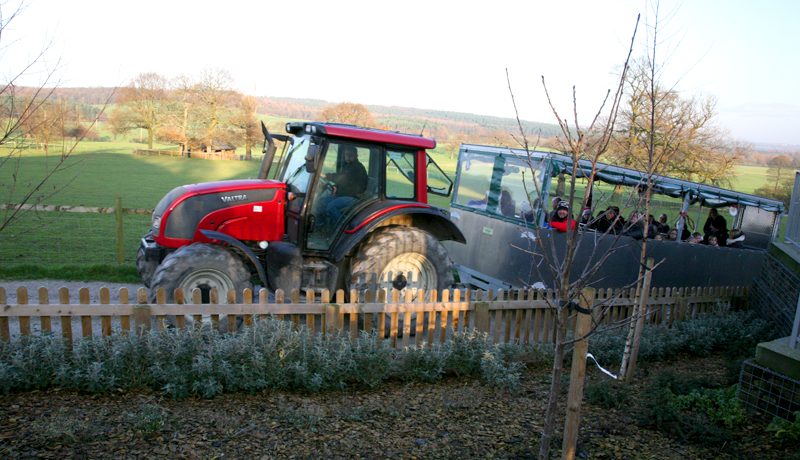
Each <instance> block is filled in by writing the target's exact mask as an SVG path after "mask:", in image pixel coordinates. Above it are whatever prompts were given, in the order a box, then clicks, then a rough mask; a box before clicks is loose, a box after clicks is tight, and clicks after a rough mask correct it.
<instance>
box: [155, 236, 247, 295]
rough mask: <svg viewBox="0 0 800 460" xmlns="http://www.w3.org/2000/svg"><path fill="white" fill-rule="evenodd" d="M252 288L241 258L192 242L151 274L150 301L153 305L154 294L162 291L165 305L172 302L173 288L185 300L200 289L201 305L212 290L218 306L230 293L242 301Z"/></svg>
mask: <svg viewBox="0 0 800 460" xmlns="http://www.w3.org/2000/svg"><path fill="white" fill-rule="evenodd" d="M252 287H253V284H252V283H251V282H250V271H249V270H248V269H247V267H246V266H245V264H244V262H243V261H242V259H241V258H240V257H238V256H236V255H235V254H233V253H232V252H231V251H229V250H227V249H225V248H223V247H222V246H217V245H212V244H202V243H195V244H190V245H188V246H184V247H182V248H180V249H178V250H177V251H175V252H173V253H171V254H169V255H168V256H167V257H165V258H164V261H163V262H162V263H161V265H159V266H158V268H157V269H156V271H155V273H154V274H153V277H152V280H151V283H150V295H149V298H150V302H151V303H154V302H155V300H156V291H157V290H158V289H159V288H164V290H165V291H166V297H167V303H173V302H174V301H175V294H174V293H175V289H182V290H183V292H184V298H185V299H187V301H188V300H189V299H191V293H192V290H193V289H200V293H201V297H202V303H208V302H209V298H210V293H211V289H214V288H216V289H217V292H218V295H219V302H220V303H225V301H226V299H227V295H228V291H230V290H234V291H235V292H236V300H237V302H241V301H242V291H244V289H246V288H252Z"/></svg>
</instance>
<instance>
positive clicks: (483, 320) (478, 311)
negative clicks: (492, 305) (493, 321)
mask: <svg viewBox="0 0 800 460" xmlns="http://www.w3.org/2000/svg"><path fill="white" fill-rule="evenodd" d="M475 329H477V330H478V332H486V333H488V332H489V302H475Z"/></svg>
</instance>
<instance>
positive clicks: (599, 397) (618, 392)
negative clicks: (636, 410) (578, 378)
mask: <svg viewBox="0 0 800 460" xmlns="http://www.w3.org/2000/svg"><path fill="white" fill-rule="evenodd" d="M627 391H628V388H626V387H625V386H623V385H622V384H621V383H619V382H618V381H609V380H601V381H600V382H598V383H594V384H590V385H588V386H587V387H586V401H588V402H589V404H594V405H596V406H600V407H602V408H604V409H619V408H621V407H622V406H624V405H625V403H626V402H628V393H627Z"/></svg>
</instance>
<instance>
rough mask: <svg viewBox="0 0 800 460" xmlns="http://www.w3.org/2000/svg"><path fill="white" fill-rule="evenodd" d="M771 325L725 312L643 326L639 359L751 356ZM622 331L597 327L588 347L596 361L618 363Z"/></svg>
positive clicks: (768, 336) (767, 336) (768, 335)
mask: <svg viewBox="0 0 800 460" xmlns="http://www.w3.org/2000/svg"><path fill="white" fill-rule="evenodd" d="M776 334H777V332H776V330H775V328H774V326H773V325H772V324H771V323H770V322H768V321H766V320H764V319H761V318H758V317H757V316H756V314H755V313H753V312H748V311H744V312H727V313H724V314H723V313H712V314H708V315H702V316H700V317H699V318H696V319H693V320H688V321H679V322H676V323H674V324H673V326H672V328H668V327H666V326H647V327H645V329H644V333H643V334H642V339H641V342H640V343H639V359H640V360H641V361H647V362H656V361H665V360H669V359H672V358H674V357H676V356H678V355H680V354H687V355H690V356H707V355H708V354H709V353H712V352H716V351H723V352H725V353H726V354H728V355H729V356H733V357H740V356H751V355H752V354H753V353H754V352H755V346H756V344H758V343H759V342H763V341H767V340H771V339H773V338H775V337H776ZM625 335H626V331H623V330H620V329H607V330H601V331H599V332H598V333H597V334H595V335H593V336H592V337H591V339H589V348H590V350H589V351H591V352H592V354H593V355H594V356H595V357H596V358H597V360H598V361H600V362H601V363H604V364H607V365H614V364H619V362H620V359H622V351H623V349H624V347H625Z"/></svg>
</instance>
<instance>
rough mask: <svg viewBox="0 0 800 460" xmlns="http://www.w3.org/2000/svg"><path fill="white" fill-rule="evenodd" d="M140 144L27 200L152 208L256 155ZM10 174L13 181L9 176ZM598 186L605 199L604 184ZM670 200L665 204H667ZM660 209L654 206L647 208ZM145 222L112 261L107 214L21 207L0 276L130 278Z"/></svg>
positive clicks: (96, 155) (440, 202) (2, 174)
mask: <svg viewBox="0 0 800 460" xmlns="http://www.w3.org/2000/svg"><path fill="white" fill-rule="evenodd" d="M268 121H269V122H270V125H271V128H272V127H274V128H275V129H276V132H277V128H278V126H279V125H282V124H283V123H284V122H285V121H286V120H284V119H275V120H268ZM281 131H282V130H281ZM144 147H145V146H144V145H142V144H140V143H134V142H83V143H81V144H80V145H79V147H78V148H77V150H76V151H75V153H73V155H72V156H71V157H70V158H69V159H68V160H67V163H66V167H65V168H64V170H62V171H59V172H58V173H57V174H55V175H54V176H53V177H52V178H51V180H50V181H48V182H47V184H46V185H45V187H44V188H43V189H42V190H41V192H40V193H39V194H38V195H37V196H36V197H35V199H34V200H33V201H32V202H40V203H43V204H54V205H73V206H75V205H82V206H97V207H112V206H114V204H115V200H116V198H117V197H120V198H121V199H122V203H123V207H124V208H140V209H152V208H153V207H154V206H155V205H156V203H157V202H158V201H159V200H160V199H161V198H162V197H163V196H164V194H165V193H166V192H168V191H169V190H171V189H172V188H174V187H176V186H179V185H183V184H188V183H196V182H206V181H214V180H225V179H237V178H248V177H255V175H256V173H257V170H258V166H259V160H260V156H261V155H260V153H258V154H256V155H255V157H256V158H255V161H250V162H245V161H212V160H200V159H185V158H171V157H155V156H136V155H133V154H132V152H133V150H135V149H137V148H144ZM156 147H157V148H164V149H169V148H172V147H171V146H167V145H161V146H156ZM457 148H458V147H457V146H451V145H443V146H440V147H439V148H437V149H436V150H435V151H434V152H433V153H432V156H433V157H434V159H435V160H436V162H437V163H438V164H439V165H440V166H441V167H442V169H443V170H445V172H447V173H448V174H451V177H453V178H454V174H453V172H454V171H455V168H456V156H457ZM0 153H2V150H1V149H0ZM59 153H60V149H59V151H57V152H51V154H50V155H49V156H45V155H44V154H42V153H41V152H35V151H25V152H24V154H23V155H22V156H21V157H20V158H19V159H14V160H11V161H7V162H5V163H4V164H3V165H2V166H1V167H0V193H2V200H3V201H4V202H6V203H16V202H18V201H19V200H20V199H21V197H22V196H23V193H24V192H25V191H27V190H28V189H29V188H30V186H31V184H34V183H36V182H38V180H39V178H40V177H41V176H42V174H44V173H45V171H47V169H48V168H52V167H53V165H54V164H55V162H56V161H57V156H58V155H59ZM14 176H16V182H14V181H13V180H12V177H14ZM765 181H766V168H763V167H754V166H739V167H737V168H736V172H735V177H734V178H733V180H732V182H733V183H734V189H735V190H738V191H742V192H747V193H752V192H753V190H755V189H756V188H758V187H760V186H761V185H763V184H764V183H765ZM15 184H16V187H13V186H14V185H15ZM603 190H605V189H603ZM605 191H606V192H609V193H607V195H608V196H609V197H610V189H609V190H605ZM429 200H430V202H431V203H432V204H434V205H437V206H440V207H445V208H447V207H448V206H449V201H450V200H449V198H444V197H439V196H434V195H431V196H430V197H429ZM672 205H673V204H672V203H670V202H666V203H665V204H664V206H668V207H670V208H671V207H672ZM659 206H661V205H659ZM660 209H661V208H656V209H654V211H655V212H654V214H657V212H660ZM665 209H666V208H665ZM148 226H149V216H143V215H133V214H126V215H125V216H124V239H123V245H124V248H125V260H124V261H123V262H122V264H117V261H116V253H115V220H114V216H113V215H112V214H102V215H98V214H77V213H52V212H51V213H45V212H24V213H21V215H20V219H19V220H17V221H16V222H15V223H13V224H12V225H11V226H10V227H8V228H7V229H6V230H5V231H3V232H2V233H0V278H7V279H8V278H16V279H19V278H26V277H37V276H42V277H45V276H46V277H52V276H53V274H58V275H59V276H60V277H62V278H71V279H81V278H83V279H105V280H111V279H115V280H123V281H137V280H138V277H137V276H136V274H135V269H134V268H133V266H134V257H135V251H136V248H137V247H138V242H139V238H141V236H142V235H143V234H144V232H145V231H146V230H147V228H148Z"/></svg>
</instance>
